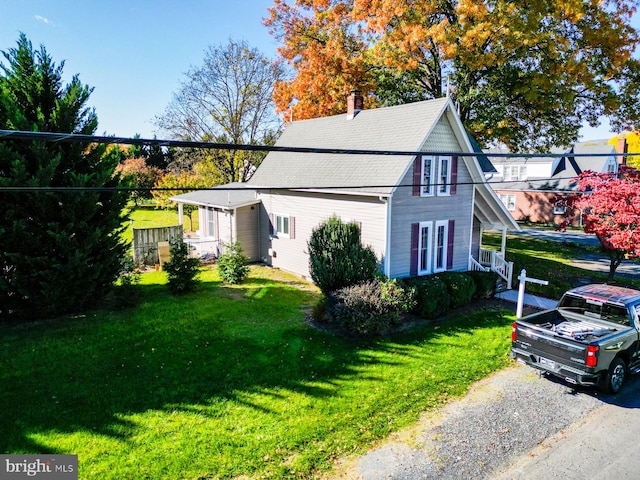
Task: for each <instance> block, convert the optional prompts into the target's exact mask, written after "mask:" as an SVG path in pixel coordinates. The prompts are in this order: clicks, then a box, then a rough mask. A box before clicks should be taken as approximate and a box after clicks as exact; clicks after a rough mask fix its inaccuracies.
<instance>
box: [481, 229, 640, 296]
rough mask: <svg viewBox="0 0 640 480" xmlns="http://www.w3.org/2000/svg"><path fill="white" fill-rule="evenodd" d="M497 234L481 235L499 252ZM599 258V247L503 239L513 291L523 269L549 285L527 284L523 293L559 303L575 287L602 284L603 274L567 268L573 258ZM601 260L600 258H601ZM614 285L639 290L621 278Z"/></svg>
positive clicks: (636, 283)
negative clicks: (583, 256)
mask: <svg viewBox="0 0 640 480" xmlns="http://www.w3.org/2000/svg"><path fill="white" fill-rule="evenodd" d="M501 238H502V237H501V234H499V233H493V232H484V233H483V234H482V241H483V244H484V245H486V246H492V247H494V248H496V249H499V248H500V243H501ZM585 253H586V254H591V255H603V254H602V253H601V252H600V249H599V247H593V246H584V245H579V244H576V243H572V242H566V243H563V242H549V241H546V240H541V239H537V238H530V237H525V236H519V235H509V236H507V255H506V259H507V261H510V262H514V266H513V272H514V288H517V280H515V277H517V276H518V275H519V274H520V271H521V270H522V269H523V268H524V269H526V270H527V276H529V277H533V278H540V279H543V280H548V281H549V285H538V284H535V283H527V293H533V294H537V295H542V296H545V297H548V298H555V299H559V298H560V296H561V295H562V294H563V293H564V292H566V291H567V290H568V289H570V288H572V287H574V286H575V285H577V284H579V283H587V282H590V283H606V281H607V274H603V273H598V272H594V271H589V270H583V269H581V268H576V267H574V266H572V265H571V261H572V260H573V259H574V258H577V257H579V256H580V255H583V254H585ZM603 256H604V255H603ZM615 281H616V283H619V284H621V285H625V286H629V287H632V288H640V280H631V279H626V278H624V279H623V278H621V277H616V278H615Z"/></svg>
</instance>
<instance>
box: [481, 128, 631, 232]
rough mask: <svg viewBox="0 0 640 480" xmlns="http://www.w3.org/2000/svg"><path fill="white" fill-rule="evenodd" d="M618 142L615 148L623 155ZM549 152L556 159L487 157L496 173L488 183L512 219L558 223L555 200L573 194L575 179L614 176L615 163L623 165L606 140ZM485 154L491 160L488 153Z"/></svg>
mask: <svg viewBox="0 0 640 480" xmlns="http://www.w3.org/2000/svg"><path fill="white" fill-rule="evenodd" d="M622 140H623V142H622V143H621V144H620V145H619V147H618V148H619V149H621V152H620V153H625V152H626V144H625V143H624V139H622ZM502 153H506V152H502ZM552 153H555V154H557V156H548V157H529V158H521V157H508V158H507V157H500V158H497V157H493V158H491V161H492V163H493V164H494V165H495V167H496V170H497V172H496V173H495V174H493V175H491V176H490V178H489V183H490V185H491V186H492V187H493V189H494V191H495V192H496V194H497V195H498V198H500V200H501V201H502V203H503V204H504V205H505V207H507V210H509V212H510V213H511V215H512V216H513V218H514V219H515V220H517V221H528V222H533V223H554V224H559V223H562V221H563V220H564V217H563V215H564V213H565V210H566V208H565V206H564V204H563V203H562V201H561V200H560V201H559V202H558V201H556V200H557V199H561V198H562V196H564V195H567V194H570V193H572V192H574V191H575V188H576V182H575V181H574V178H575V177H577V176H578V175H579V174H580V173H582V172H586V171H587V170H591V171H594V172H599V173H604V172H611V173H616V172H617V171H618V165H619V163H620V162H624V157H620V159H619V158H618V156H617V154H616V153H617V152H616V148H615V147H614V146H613V145H610V144H609V143H608V140H597V141H591V142H582V143H577V144H576V145H575V146H574V147H573V148H571V149H570V150H569V151H568V152H567V151H566V150H565V151H560V150H556V151H553V152H552ZM586 154H592V155H593V156H589V155H586ZM487 155H488V156H489V157H491V152H487ZM583 155H586V156H583Z"/></svg>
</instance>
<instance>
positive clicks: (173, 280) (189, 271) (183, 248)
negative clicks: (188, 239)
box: [162, 238, 200, 294]
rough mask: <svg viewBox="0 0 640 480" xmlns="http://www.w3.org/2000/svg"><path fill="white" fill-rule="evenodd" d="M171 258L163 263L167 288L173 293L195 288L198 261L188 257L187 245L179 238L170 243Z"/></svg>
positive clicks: (189, 290)
mask: <svg viewBox="0 0 640 480" xmlns="http://www.w3.org/2000/svg"><path fill="white" fill-rule="evenodd" d="M169 251H170V253H171V258H170V259H169V261H168V262H165V264H164V265H163V267H162V268H163V270H164V271H165V272H167V281H168V285H169V290H171V293H173V294H182V293H187V292H191V291H193V290H195V288H196V286H197V285H198V278H197V277H198V274H199V273H200V262H199V261H198V259H197V258H191V257H189V247H188V245H187V244H186V243H184V242H183V241H182V239H181V238H178V239H174V240H172V241H171V243H170V249H169Z"/></svg>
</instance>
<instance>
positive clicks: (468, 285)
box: [437, 272, 476, 308]
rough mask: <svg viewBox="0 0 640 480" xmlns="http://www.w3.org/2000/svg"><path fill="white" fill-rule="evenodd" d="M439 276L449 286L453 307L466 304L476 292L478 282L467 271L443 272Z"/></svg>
mask: <svg viewBox="0 0 640 480" xmlns="http://www.w3.org/2000/svg"><path fill="white" fill-rule="evenodd" d="M437 277H438V278H440V280H442V281H443V282H444V284H445V285H446V286H447V291H448V292H449V301H450V306H451V308H458V307H461V306H463V305H466V304H467V303H469V302H470V301H471V298H472V297H473V294H474V293H475V292H476V284H475V283H474V281H473V279H472V278H471V277H470V276H469V275H467V274H466V273H463V272H442V273H439V274H438V275H437Z"/></svg>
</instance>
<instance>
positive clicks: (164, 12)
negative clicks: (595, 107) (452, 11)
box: [0, 0, 612, 140]
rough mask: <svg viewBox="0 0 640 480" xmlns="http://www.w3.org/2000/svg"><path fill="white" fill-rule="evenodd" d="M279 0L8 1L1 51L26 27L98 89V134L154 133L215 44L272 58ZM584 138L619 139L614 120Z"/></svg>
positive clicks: (3, 1)
mask: <svg viewBox="0 0 640 480" xmlns="http://www.w3.org/2000/svg"><path fill="white" fill-rule="evenodd" d="M272 4H273V1H272V0H129V1H126V2H125V1H122V0H102V1H98V0H0V12H2V13H0V50H7V49H9V48H12V47H14V46H15V45H16V40H17V39H18V35H19V33H20V32H24V33H25V34H26V35H27V37H28V38H29V39H30V40H31V42H32V43H33V44H34V47H36V48H37V47H38V46H39V45H40V44H43V45H44V46H45V47H46V49H47V51H48V52H49V54H51V56H52V57H53V59H54V61H55V62H56V63H60V62H61V61H62V60H64V61H65V69H64V72H65V76H66V77H67V79H68V78H70V77H71V75H73V74H76V73H77V74H79V76H80V80H81V81H82V82H83V83H85V84H87V85H89V86H92V87H94V92H93V94H92V96H91V98H90V104H91V105H92V106H94V107H95V108H96V112H97V114H98V119H99V122H100V124H99V127H98V132H97V133H98V134H108V135H116V136H123V137H126V136H133V135H134V134H136V133H139V134H140V135H141V136H142V137H143V138H152V137H153V134H154V132H155V127H154V125H153V123H152V121H153V118H154V117H155V116H156V115H159V114H161V113H162V111H163V110H164V109H165V107H166V106H167V104H168V103H169V101H170V99H171V94H172V93H173V92H174V91H176V90H177V89H178V87H179V85H180V81H181V80H183V79H184V72H186V71H187V70H188V69H189V67H190V66H192V65H193V66H195V65H200V64H201V63H202V60H203V58H204V51H205V49H206V48H207V47H208V46H209V45H224V44H226V43H227V40H228V39H229V38H233V39H235V40H246V41H247V42H248V43H249V44H250V45H251V46H254V47H257V48H259V49H260V50H261V51H262V52H263V53H264V54H265V55H267V56H268V57H275V50H276V46H277V45H276V41H275V40H274V39H273V38H272V37H271V36H270V35H269V33H268V31H267V28H266V27H264V26H263V25H262V19H263V18H264V17H266V16H267V8H268V7H269V6H271V5H272ZM582 135H583V137H582V139H583V140H591V139H600V138H608V137H611V136H612V134H611V133H610V132H609V129H608V124H605V125H603V126H601V127H600V128H597V129H592V128H583V131H582Z"/></svg>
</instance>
